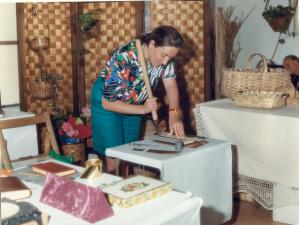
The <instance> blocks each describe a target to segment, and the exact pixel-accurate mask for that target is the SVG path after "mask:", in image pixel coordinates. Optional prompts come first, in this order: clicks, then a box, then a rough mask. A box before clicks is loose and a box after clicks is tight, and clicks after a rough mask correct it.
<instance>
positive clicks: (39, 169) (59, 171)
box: [32, 162, 77, 176]
mask: <svg viewBox="0 0 299 225" xmlns="http://www.w3.org/2000/svg"><path fill="white" fill-rule="evenodd" d="M32 171H33V172H36V173H39V174H42V175H47V174H48V173H53V174H56V175H58V176H67V175H71V174H74V173H76V172H77V170H76V169H74V168H72V167H69V166H65V165H62V164H60V163H56V162H43V163H36V164H33V165H32Z"/></svg>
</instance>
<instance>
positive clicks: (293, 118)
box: [195, 99, 299, 187]
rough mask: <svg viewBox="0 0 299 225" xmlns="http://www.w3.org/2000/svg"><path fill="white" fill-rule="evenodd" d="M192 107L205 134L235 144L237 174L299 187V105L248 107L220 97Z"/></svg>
mask: <svg viewBox="0 0 299 225" xmlns="http://www.w3.org/2000/svg"><path fill="white" fill-rule="evenodd" d="M195 110H196V113H197V116H196V117H199V115H198V114H201V119H202V122H203V126H204V127H205V129H206V132H207V135H208V137H210V138H216V139H221V140H227V141H230V142H231V143H232V144H234V145H236V146H237V167H236V168H237V172H238V173H239V174H242V175H246V176H250V177H254V178H258V179H263V180H267V181H271V182H276V183H279V184H283V185H286V186H291V187H294V186H295V187H299V173H298V171H299V151H298V150H299V148H298V137H299V106H287V107H286V108H279V109H271V110H269V109H267V110H262V109H248V108H240V107H236V106H234V104H233V102H232V101H231V100H229V99H221V100H216V101H211V102H206V103H202V104H199V105H197V106H196V109H195ZM198 120H199V118H197V125H198V126H197V127H198V133H201V131H200V128H199V126H200V125H199V121H198Z"/></svg>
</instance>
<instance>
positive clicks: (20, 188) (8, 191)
mask: <svg viewBox="0 0 299 225" xmlns="http://www.w3.org/2000/svg"><path fill="white" fill-rule="evenodd" d="M0 193H1V199H2V198H9V199H12V200H17V199H22V198H28V197H30V196H31V190H30V189H29V188H28V187H27V186H26V185H25V184H24V183H23V182H22V181H21V180H20V179H19V178H18V177H0Z"/></svg>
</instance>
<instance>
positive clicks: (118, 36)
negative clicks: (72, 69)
mask: <svg viewBox="0 0 299 225" xmlns="http://www.w3.org/2000/svg"><path fill="white" fill-rule="evenodd" d="M95 9H100V18H99V19H100V21H99V26H100V35H99V37H97V38H95V39H91V40H89V41H87V42H86V43H85V47H86V48H87V49H88V50H89V51H91V52H92V53H93V54H87V55H85V82H86V85H85V87H86V104H87V106H89V104H90V94H91V88H92V85H93V83H94V81H95V80H96V78H97V77H98V74H99V72H100V70H101V68H102V67H103V66H104V65H105V59H106V57H107V54H108V53H109V52H110V51H111V50H113V49H114V48H116V47H118V46H120V45H122V44H125V43H127V42H129V41H131V40H132V39H133V38H135V37H136V35H137V27H138V25H137V23H138V21H136V18H137V17H136V15H137V14H138V12H137V10H138V9H139V8H138V4H136V2H95V3H88V4H84V12H89V11H93V10H95ZM140 19H141V18H140Z"/></svg>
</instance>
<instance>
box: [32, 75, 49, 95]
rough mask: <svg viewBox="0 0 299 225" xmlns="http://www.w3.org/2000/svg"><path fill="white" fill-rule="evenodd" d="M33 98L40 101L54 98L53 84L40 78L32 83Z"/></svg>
mask: <svg viewBox="0 0 299 225" xmlns="http://www.w3.org/2000/svg"><path fill="white" fill-rule="evenodd" d="M31 96H32V97H34V98H37V99H40V100H46V99H50V98H52V84H51V83H50V82H48V81H43V80H42V79H41V78H40V77H37V78H34V79H33V80H32V81H31Z"/></svg>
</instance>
